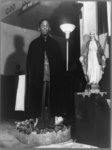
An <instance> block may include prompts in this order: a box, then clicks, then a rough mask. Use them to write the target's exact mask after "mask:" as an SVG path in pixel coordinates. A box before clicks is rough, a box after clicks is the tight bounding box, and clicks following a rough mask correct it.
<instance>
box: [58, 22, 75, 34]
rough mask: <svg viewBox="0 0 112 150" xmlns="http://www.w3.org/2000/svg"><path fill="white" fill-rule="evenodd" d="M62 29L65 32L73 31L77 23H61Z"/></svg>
mask: <svg viewBox="0 0 112 150" xmlns="http://www.w3.org/2000/svg"><path fill="white" fill-rule="evenodd" d="M60 29H61V30H62V31H63V32H65V33H66V32H69V33H70V32H72V31H73V30H74V29H75V25H74V24H71V23H64V24H61V25H60Z"/></svg>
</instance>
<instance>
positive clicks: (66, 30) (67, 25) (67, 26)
mask: <svg viewBox="0 0 112 150" xmlns="http://www.w3.org/2000/svg"><path fill="white" fill-rule="evenodd" d="M60 29H61V30H62V31H63V32H64V33H65V38H66V71H68V64H69V41H68V39H69V37H70V33H71V32H72V31H73V30H74V29H75V25H73V24H70V23H64V24H61V25H60Z"/></svg>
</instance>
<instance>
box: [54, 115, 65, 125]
mask: <svg viewBox="0 0 112 150" xmlns="http://www.w3.org/2000/svg"><path fill="white" fill-rule="evenodd" d="M62 122H63V117H57V116H55V125H59V124H60V123H62Z"/></svg>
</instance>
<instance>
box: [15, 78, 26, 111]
mask: <svg viewBox="0 0 112 150" xmlns="http://www.w3.org/2000/svg"><path fill="white" fill-rule="evenodd" d="M25 77H26V76H25V75H19V80H18V86H17V93H16V103H15V111H24V102H25Z"/></svg>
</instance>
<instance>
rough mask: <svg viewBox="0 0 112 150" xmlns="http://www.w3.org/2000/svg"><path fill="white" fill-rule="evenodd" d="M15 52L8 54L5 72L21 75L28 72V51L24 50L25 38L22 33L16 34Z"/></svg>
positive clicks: (6, 73)
mask: <svg viewBox="0 0 112 150" xmlns="http://www.w3.org/2000/svg"><path fill="white" fill-rule="evenodd" d="M13 44H14V50H15V51H14V53H12V54H11V55H9V56H8V58H7V60H6V63H5V68H4V73H5V75H19V74H25V72H26V53H25V52H24V38H23V37H22V36H20V35H15V36H14V41H13Z"/></svg>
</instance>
